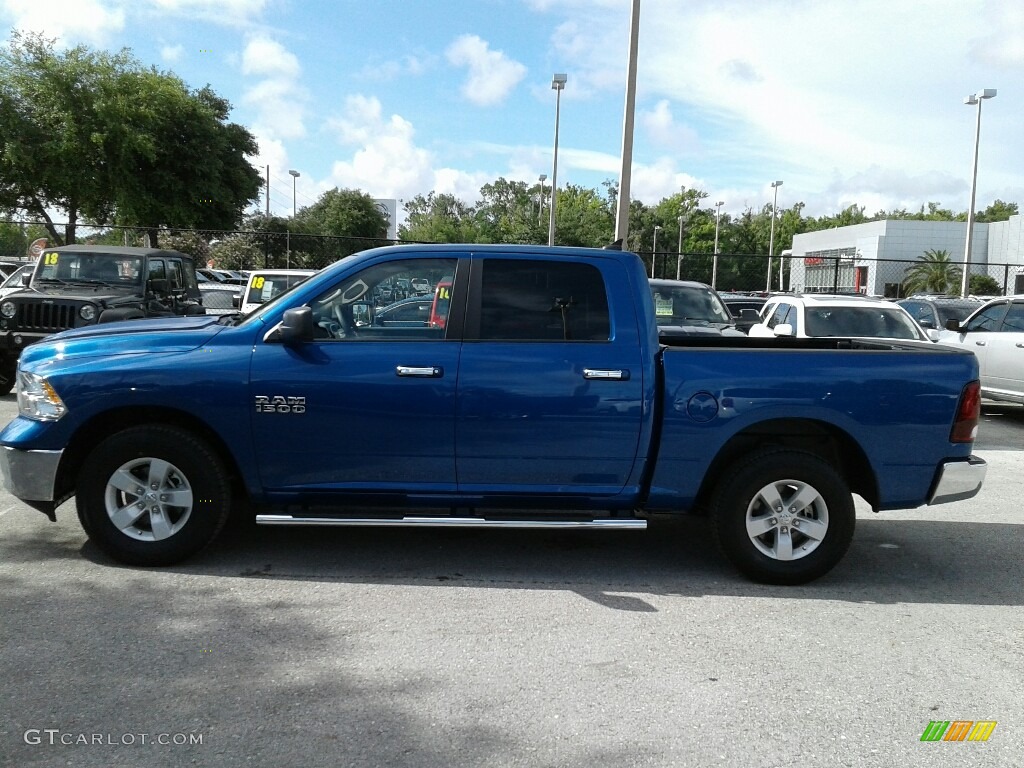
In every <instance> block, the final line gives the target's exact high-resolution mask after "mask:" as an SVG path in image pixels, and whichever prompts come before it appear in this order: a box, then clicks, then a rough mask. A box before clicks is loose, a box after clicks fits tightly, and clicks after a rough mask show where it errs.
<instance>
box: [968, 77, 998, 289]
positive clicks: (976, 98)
mask: <svg viewBox="0 0 1024 768" xmlns="http://www.w3.org/2000/svg"><path fill="white" fill-rule="evenodd" d="M995 95H996V89H995V88H985V89H984V90H981V91H978V92H977V93H975V94H972V95H970V96H965V97H964V104H970V105H971V106H974V105H975V104H977V105H978V123H977V125H976V127H975V129H974V169H973V170H972V171H971V204H970V205H969V206H968V207H967V244H966V245H965V246H964V274H963V282H962V283H961V284H960V295H961V296H963V297H964V298H966V297H967V289H968V286H969V284H970V275H969V274H968V272H969V270H970V267H971V243H972V242H973V241H974V196H975V193H976V192H977V191H978V142H979V141H980V139H981V102H982V101H984V100H985V99H991V98H993V97H995Z"/></svg>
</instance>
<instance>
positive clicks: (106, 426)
mask: <svg viewBox="0 0 1024 768" xmlns="http://www.w3.org/2000/svg"><path fill="white" fill-rule="evenodd" d="M147 424H153V425H163V426H168V427H175V428H177V429H183V430H185V431H187V432H190V433H192V434H193V435H195V436H196V437H198V438H200V439H202V440H203V441H204V442H205V443H206V444H207V445H208V446H210V449H211V450H212V451H213V452H214V453H216V454H217V456H218V458H219V459H220V460H221V461H222V462H223V463H224V468H225V469H226V470H227V472H228V479H229V483H230V487H231V490H232V493H233V494H238V497H242V496H247V495H248V494H247V490H246V488H245V484H244V483H243V482H242V473H241V470H240V469H239V466H238V462H237V460H236V458H235V456H234V454H232V452H231V450H230V449H229V448H228V446H227V443H226V442H225V441H224V440H223V439H222V438H221V436H220V435H219V434H218V433H217V432H216V431H215V430H213V429H211V428H210V426H209V425H208V424H206V423H204V422H203V421H202V420H201V419H199V418H197V417H196V416H194V415H193V414H191V413H188V412H187V411H180V410H177V409H174V408H165V407H158V406H130V407H125V408H117V409H114V410H110V411H104V412H102V413H99V414H96V415H95V416H93V417H92V418H91V419H90V420H89V421H86V422H85V423H83V424H82V425H81V426H80V427H79V428H78V430H77V431H76V432H75V434H74V435H73V436H72V438H71V440H70V441H69V442H68V444H67V447H66V448H65V449H64V455H63V456H62V458H61V462H60V467H59V468H58V471H57V482H56V494H55V497H54V498H56V499H59V500H60V501H65V500H67V499H68V498H70V497H71V496H72V495H73V494H74V488H75V479H76V478H77V477H78V473H79V471H80V470H81V468H82V464H83V463H84V462H85V458H86V456H87V455H88V454H89V451H90V449H91V448H92V447H94V446H96V445H98V444H99V443H101V442H102V441H103V440H105V439H106V438H108V437H110V436H111V435H113V434H115V433H117V432H120V431H122V430H124V429H128V428H129V427H138V426H143V425H147ZM60 501H59V502H58V503H60Z"/></svg>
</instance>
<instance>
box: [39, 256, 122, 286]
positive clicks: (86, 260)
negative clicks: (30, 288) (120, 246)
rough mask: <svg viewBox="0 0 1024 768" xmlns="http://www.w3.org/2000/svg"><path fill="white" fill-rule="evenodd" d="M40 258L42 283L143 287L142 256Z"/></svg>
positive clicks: (40, 278)
mask: <svg viewBox="0 0 1024 768" xmlns="http://www.w3.org/2000/svg"><path fill="white" fill-rule="evenodd" d="M40 258H41V259H42V264H41V265H40V267H39V272H38V274H37V279H39V280H59V281H63V282H104V283H111V284H116V285H133V286H134V285H138V284H139V282H140V275H141V274H142V259H141V258H140V257H138V256H125V255H118V256H113V255H111V254H105V253H75V252H74V251H59V252H58V251H49V252H46V253H44V254H43V255H42V256H41V257H40Z"/></svg>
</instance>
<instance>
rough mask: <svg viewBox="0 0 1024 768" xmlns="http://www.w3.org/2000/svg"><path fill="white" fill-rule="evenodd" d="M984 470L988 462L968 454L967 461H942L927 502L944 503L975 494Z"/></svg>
mask: <svg viewBox="0 0 1024 768" xmlns="http://www.w3.org/2000/svg"><path fill="white" fill-rule="evenodd" d="M986 471H988V464H987V463H986V462H985V460H984V459H980V458H978V457H977V456H969V457H968V458H967V461H944V462H943V463H942V464H940V465H939V471H938V474H937V475H936V478H935V485H934V487H933V489H932V492H931V494H930V495H929V496H928V504H945V503H947V502H950V501H962V500H963V499H970V498H972V497H973V496H976V495H977V493H978V491H980V490H981V484H982V482H983V481H984V480H985V472H986Z"/></svg>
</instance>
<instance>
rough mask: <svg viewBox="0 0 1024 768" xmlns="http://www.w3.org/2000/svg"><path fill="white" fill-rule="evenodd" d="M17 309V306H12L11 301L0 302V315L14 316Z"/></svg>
mask: <svg viewBox="0 0 1024 768" xmlns="http://www.w3.org/2000/svg"><path fill="white" fill-rule="evenodd" d="M17 311H18V308H17V307H16V306H14V302H13V301H5V302H4V303H3V304H0V315H3V316H4V317H14V315H15V314H16V313H17Z"/></svg>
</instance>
